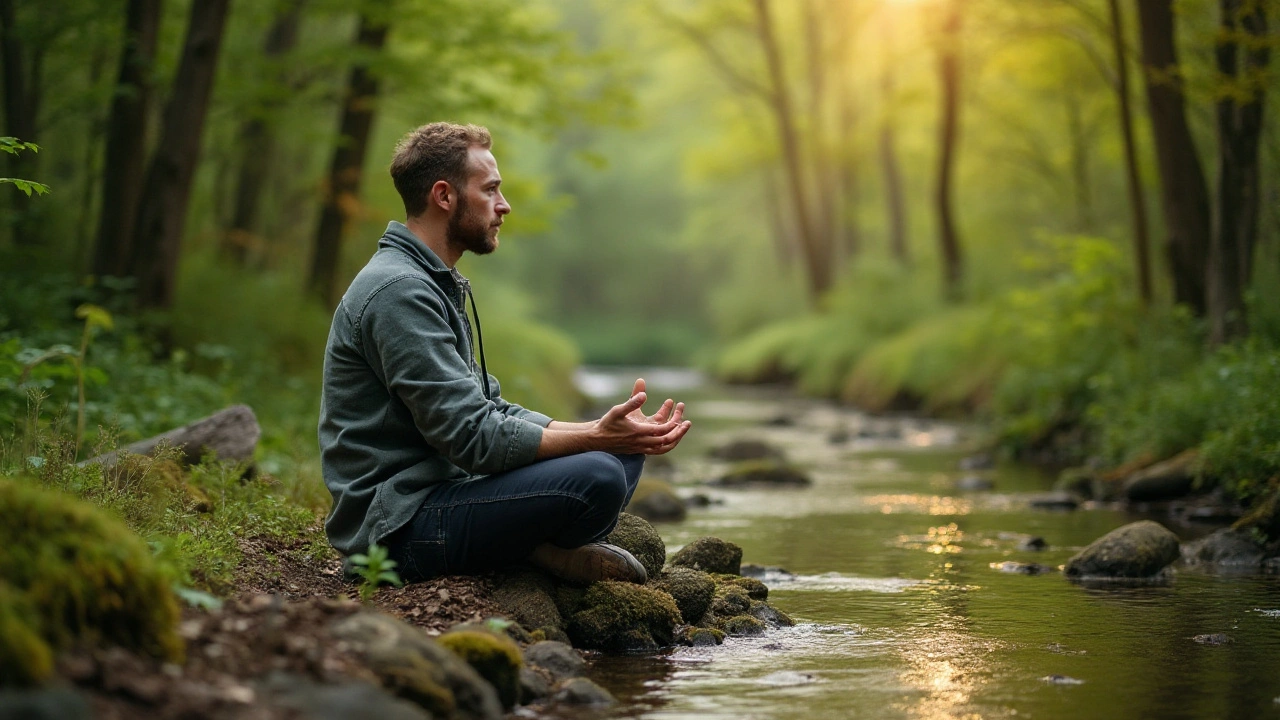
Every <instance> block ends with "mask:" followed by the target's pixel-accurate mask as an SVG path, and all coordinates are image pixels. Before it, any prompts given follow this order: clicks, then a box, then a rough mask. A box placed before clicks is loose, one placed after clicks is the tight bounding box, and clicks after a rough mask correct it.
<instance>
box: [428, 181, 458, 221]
mask: <svg viewBox="0 0 1280 720" xmlns="http://www.w3.org/2000/svg"><path fill="white" fill-rule="evenodd" d="M454 197H455V196H454V192H453V186H452V185H450V184H449V183H447V182H445V181H444V180H437V181H436V182H435V184H434V185H432V186H431V192H430V194H429V195H427V204H428V205H435V206H437V207H439V208H440V209H441V210H444V211H445V212H446V213H447V212H449V211H450V210H452V209H453V201H454Z"/></svg>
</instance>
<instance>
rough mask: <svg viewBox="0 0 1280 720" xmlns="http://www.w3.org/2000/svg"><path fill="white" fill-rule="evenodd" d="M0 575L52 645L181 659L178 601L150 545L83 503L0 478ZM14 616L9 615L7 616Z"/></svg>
mask: <svg viewBox="0 0 1280 720" xmlns="http://www.w3.org/2000/svg"><path fill="white" fill-rule="evenodd" d="M0 547H3V548H5V550H6V552H3V553H0V577H3V578H5V581H6V582H7V583H8V584H9V586H10V587H11V588H12V590H13V591H14V592H15V593H17V594H20V595H22V596H24V597H25V599H26V601H27V602H28V603H29V604H30V607H31V608H32V609H33V611H34V612H35V614H36V617H37V619H38V623H39V626H38V628H32V629H33V630H38V632H39V633H40V635H41V636H43V637H44V638H45V639H46V640H48V641H49V643H50V645H52V646H54V647H63V646H66V645H70V644H71V643H75V642H81V643H88V644H95V643H99V642H103V643H109V644H115V645H120V646H122V647H125V648H128V649H131V650H139V651H142V652H144V653H147V654H149V655H153V656H155V657H158V658H163V659H166V660H171V661H178V660H181V659H182V655H183V645H182V640H181V639H180V638H179V637H178V635H177V632H176V625H177V621H178V605H177V602H176V601H175V599H174V596H173V593H172V591H171V590H170V589H169V585H170V580H169V578H168V577H166V576H165V574H164V573H162V572H161V571H160V570H159V569H158V568H157V567H156V564H155V561H154V559H153V558H152V554H151V550H150V549H149V548H148V547H147V545H146V544H145V543H144V542H142V540H141V539H140V538H139V537H138V536H137V535H134V534H133V533H132V532H130V531H129V529H128V528H126V527H125V526H124V525H123V524H122V523H120V522H119V521H117V520H115V519H114V518H111V517H109V516H108V515H107V514H106V513H104V512H102V511H101V510H98V509H96V508H94V507H92V506H90V505H88V504H86V503H84V502H81V501H79V500H76V499H74V498H71V497H69V496H67V495H63V494H61V493H58V492H54V491H50V490H45V489H43V488H39V487H35V486H32V485H28V484H25V483H21V482H0ZM14 617H16V616H14Z"/></svg>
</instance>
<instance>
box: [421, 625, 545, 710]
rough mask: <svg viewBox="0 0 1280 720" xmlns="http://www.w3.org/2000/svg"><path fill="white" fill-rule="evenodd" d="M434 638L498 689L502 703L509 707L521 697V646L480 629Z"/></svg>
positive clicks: (505, 637)
mask: <svg viewBox="0 0 1280 720" xmlns="http://www.w3.org/2000/svg"><path fill="white" fill-rule="evenodd" d="M437 641H438V642H439V643H440V644H441V645H443V646H445V647H446V648H448V649H449V650H451V651H453V654H455V655H457V656H458V657H460V658H462V659H463V660H465V661H467V664H468V665H470V666H471V667H472V668H474V669H475V671H476V672H478V673H480V677H482V678H484V679H485V680H488V681H489V684H490V685H492V686H493V688H494V689H495V690H497V691H498V700H500V701H501V702H502V706H503V707H505V708H508V709H510V708H511V707H514V706H515V704H516V702H517V701H518V700H519V699H520V667H521V666H522V665H523V664H524V661H523V659H522V658H521V656H520V648H519V646H517V645H516V644H515V642H513V641H512V640H511V638H509V637H507V636H505V635H498V634H496V633H492V632H484V631H481V630H457V631H452V632H447V633H445V634H444V635H441V636H440V637H439V638H437Z"/></svg>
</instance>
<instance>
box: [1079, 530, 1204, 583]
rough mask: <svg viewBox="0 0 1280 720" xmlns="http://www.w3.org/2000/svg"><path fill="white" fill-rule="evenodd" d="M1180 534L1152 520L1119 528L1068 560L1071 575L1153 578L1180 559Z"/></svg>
mask: <svg viewBox="0 0 1280 720" xmlns="http://www.w3.org/2000/svg"><path fill="white" fill-rule="evenodd" d="M1178 555H1179V545H1178V536H1177V535H1174V534H1173V533H1172V532H1169V530H1168V529H1167V528H1165V527H1164V526H1163V525H1161V524H1160V523H1157V522H1153V521H1151V520H1141V521H1139V522H1135V523H1129V524H1128V525H1125V526H1123V527H1119V528H1116V529H1115V530H1112V531H1111V532H1109V533H1107V534H1106V535H1103V536H1102V537H1100V538H1098V539H1097V540H1095V541H1093V543H1092V544H1091V545H1089V546H1088V547H1086V548H1085V549H1084V550H1081V551H1080V552H1079V553H1078V554H1077V555H1076V556H1075V557H1073V558H1071V559H1070V560H1068V561H1067V565H1066V574H1067V576H1068V577H1077V578H1081V577H1088V578H1151V577H1154V576H1156V575H1157V574H1158V573H1160V572H1161V571H1162V570H1163V569H1164V568H1165V567H1167V566H1168V565H1169V564H1170V563H1172V562H1173V561H1175V560H1177V559H1178Z"/></svg>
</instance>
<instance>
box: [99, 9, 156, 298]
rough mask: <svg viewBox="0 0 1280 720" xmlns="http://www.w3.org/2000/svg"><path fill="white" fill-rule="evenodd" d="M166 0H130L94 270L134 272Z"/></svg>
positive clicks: (110, 126) (120, 273)
mask: <svg viewBox="0 0 1280 720" xmlns="http://www.w3.org/2000/svg"><path fill="white" fill-rule="evenodd" d="M161 6H162V0H129V5H128V9H127V10H126V13H125V29H124V48H123V50H122V52H121V53H120V72H119V80H118V81H117V82H116V88H115V92H114V93H113V94H112V99H111V115H110V117H109V118H108V120H107V139H106V161H105V163H104V165H103V171H102V175H103V177H102V209H101V211H99V213H98V233H97V239H96V241H95V244H94V255H93V264H92V269H93V273H94V274H95V275H115V276H124V275H129V274H130V269H131V268H130V262H131V260H132V255H133V253H132V243H133V226H134V218H135V217H136V213H137V210H138V205H139V202H140V200H141V198H142V183H143V181H144V179H145V175H144V172H145V169H146V163H147V120H148V118H149V117H150V115H151V86H152V65H153V64H154V63H155V56H156V40H157V37H158V36H159V32H160V13H161Z"/></svg>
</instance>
